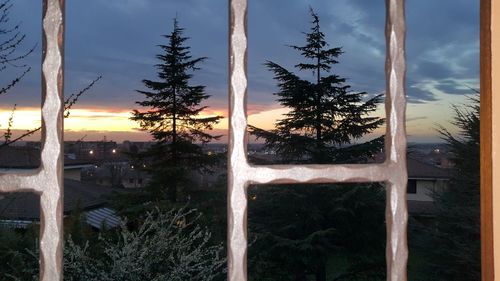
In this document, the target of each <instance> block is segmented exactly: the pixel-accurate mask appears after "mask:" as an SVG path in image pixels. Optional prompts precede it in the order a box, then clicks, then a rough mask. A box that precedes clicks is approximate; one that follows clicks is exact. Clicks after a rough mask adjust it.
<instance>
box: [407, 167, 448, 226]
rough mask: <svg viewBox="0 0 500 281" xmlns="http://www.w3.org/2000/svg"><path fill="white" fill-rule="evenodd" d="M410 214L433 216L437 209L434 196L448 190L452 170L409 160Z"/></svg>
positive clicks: (408, 195)
mask: <svg viewBox="0 0 500 281" xmlns="http://www.w3.org/2000/svg"><path fill="white" fill-rule="evenodd" d="M407 168H408V186H407V200H408V212H409V213H410V215H414V216H432V215H433V214H434V213H435V211H436V208H435V206H434V198H433V194H435V193H439V192H442V191H443V190H444V189H445V188H447V186H448V183H449V180H450V170H447V169H442V168H439V167H436V166H433V165H431V164H428V163H424V162H423V161H420V160H417V159H415V158H412V157H408V159H407Z"/></svg>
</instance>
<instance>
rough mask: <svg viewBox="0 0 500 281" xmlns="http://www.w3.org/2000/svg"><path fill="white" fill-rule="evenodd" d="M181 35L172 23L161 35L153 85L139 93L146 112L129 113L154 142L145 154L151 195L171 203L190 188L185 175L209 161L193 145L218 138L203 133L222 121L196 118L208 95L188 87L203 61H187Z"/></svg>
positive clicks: (199, 88)
mask: <svg viewBox="0 0 500 281" xmlns="http://www.w3.org/2000/svg"><path fill="white" fill-rule="evenodd" d="M183 31H184V29H183V28H180V27H179V25H178V22H177V19H174V27H173V31H172V32H171V33H170V34H169V35H165V36H164V37H165V38H167V39H168V44H167V45H160V47H161V49H162V51H163V53H161V54H159V55H157V56H156V57H157V58H158V60H160V63H159V64H157V65H156V67H157V69H158V80H156V81H153V80H143V83H144V86H145V87H146V88H147V89H148V90H146V91H142V90H141V91H138V92H139V93H141V94H143V95H144V97H145V100H144V101H139V102H137V104H139V105H140V106H142V107H144V108H146V109H144V110H137V109H136V110H134V111H133V117H132V118H131V119H132V120H135V121H137V122H139V124H140V126H141V128H142V129H143V130H147V131H149V132H150V133H151V135H152V136H153V138H154V140H155V141H156V144H155V145H154V146H153V147H152V149H151V150H150V151H149V152H148V155H149V156H151V157H152V159H153V165H152V174H153V181H152V183H151V184H150V187H151V190H152V191H153V195H154V196H155V197H156V198H163V199H165V198H168V199H170V200H171V201H174V202H175V201H177V200H178V191H179V190H181V189H184V188H185V187H186V186H187V185H188V184H189V172H191V171H193V170H197V169H205V168H207V167H209V166H210V164H211V160H212V159H211V158H212V157H209V156H208V155H206V154H205V153H204V152H203V151H202V147H201V146H200V145H199V144H197V142H198V143H201V144H205V143H208V142H210V141H212V140H214V139H216V138H218V137H217V136H212V135H210V134H208V133H207V132H206V131H207V130H211V129H212V127H213V125H214V124H216V123H217V122H218V121H219V120H220V119H221V118H222V117H221V116H211V117H202V116H200V114H201V113H202V111H203V110H205V109H206V108H207V107H206V106H202V105H201V103H202V102H203V101H204V100H206V99H207V98H209V95H207V94H206V93H205V87H204V86H201V85H195V86H193V85H191V84H190V80H191V78H192V77H193V74H192V71H195V70H199V67H198V64H199V63H201V62H203V61H204V60H205V59H206V58H205V57H200V58H192V56H191V54H190V47H188V46H185V42H186V40H188V38H187V37H183ZM158 196H159V197H158Z"/></svg>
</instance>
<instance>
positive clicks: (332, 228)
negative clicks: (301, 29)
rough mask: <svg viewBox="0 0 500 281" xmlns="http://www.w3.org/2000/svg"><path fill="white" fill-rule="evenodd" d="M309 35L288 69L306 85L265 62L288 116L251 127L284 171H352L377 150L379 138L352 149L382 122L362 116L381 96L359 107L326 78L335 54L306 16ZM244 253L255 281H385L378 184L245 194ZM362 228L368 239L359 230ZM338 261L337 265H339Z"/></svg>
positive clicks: (360, 101) (333, 78) (341, 82)
mask: <svg viewBox="0 0 500 281" xmlns="http://www.w3.org/2000/svg"><path fill="white" fill-rule="evenodd" d="M310 13H311V16H312V28H311V30H310V32H309V33H306V34H305V36H306V44H305V45H304V46H295V45H293V46H291V48H293V49H294V50H296V51H299V52H300V54H301V56H302V57H303V58H304V59H305V61H304V62H300V63H298V64H297V65H295V67H296V68H297V69H298V71H301V72H305V73H312V74H313V79H312V80H307V79H304V78H303V77H307V76H306V75H302V76H299V74H295V73H293V72H292V71H290V70H287V69H286V68H285V67H283V66H281V65H279V64H277V63H275V62H272V61H267V62H266V63H265V65H266V66H267V67H268V69H269V70H270V71H271V72H272V73H274V78H275V80H277V81H278V87H279V91H278V92H277V93H275V95H276V96H277V97H278V101H279V103H280V104H281V105H282V106H283V107H286V108H288V109H289V112H288V113H286V115H285V116H284V118H283V119H281V120H278V121H277V122H276V124H275V129H274V130H271V131H265V130H262V129H259V128H256V127H252V126H251V127H250V132H251V133H253V134H254V135H256V136H257V137H258V138H263V139H264V140H265V142H266V146H267V148H269V149H272V150H275V151H276V155H277V156H278V157H279V158H280V161H282V162H285V163H290V162H291V163H318V164H326V163H340V162H343V163H348V162H350V163H359V162H362V161H364V160H366V159H368V158H369V157H372V155H373V154H374V153H376V152H379V151H380V149H381V148H382V143H383V139H382V137H380V138H376V139H374V140H372V141H369V142H367V143H362V144H357V145H352V141H353V140H355V139H358V138H361V137H363V136H365V135H366V134H368V133H371V132H373V130H375V129H376V128H378V127H379V126H381V125H382V124H383V122H384V120H383V119H382V118H378V117H372V116H369V115H368V114H369V113H372V112H373V111H375V110H376V107H377V104H378V103H379V102H380V100H381V96H380V95H377V96H374V97H372V98H368V99H367V100H366V101H364V99H365V96H367V94H366V93H364V92H354V91H351V90H350V86H349V85H347V84H346V79H345V78H342V77H340V76H339V75H336V74H333V73H332V72H333V65H335V64H337V63H338V57H339V56H340V55H341V54H342V49H341V48H329V45H328V43H327V41H326V39H325V35H324V33H323V32H322V31H321V29H320V20H319V17H318V15H317V14H316V13H315V12H314V11H313V10H312V9H311V10H310ZM249 194H250V198H255V200H250V202H249V218H250V219H249V228H250V229H251V233H252V232H253V235H255V236H252V237H251V239H256V241H255V243H254V244H253V245H252V246H251V247H250V249H249V256H250V257H251V259H250V267H251V270H255V271H257V274H258V276H257V277H256V279H255V280H309V279H308V278H310V277H309V276H311V275H312V276H314V278H315V280H317V281H325V280H327V279H331V280H381V279H383V278H384V274H385V267H384V256H383V252H384V242H385V241H384V233H385V228H384V221H383V217H384V215H383V214H384V193H383V189H382V188H381V187H380V185H378V184H371V185H361V184H359V185H349V186H347V185H342V186H340V185H335V186H334V185H317V186H280V187H276V186H267V187H266V188H265V190H259V189H258V188H257V189H256V190H255V191H250V193H249ZM366 228H369V229H370V231H369V232H370V233H367V231H365V230H364V229H366ZM339 259H341V261H340V262H339Z"/></svg>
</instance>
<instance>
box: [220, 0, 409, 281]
mask: <svg viewBox="0 0 500 281" xmlns="http://www.w3.org/2000/svg"><path fill="white" fill-rule="evenodd" d="M247 8H248V2H247V0H230V2H229V18H230V22H229V41H230V42H229V126H230V127H229V142H228V152H229V154H228V280H230V281H246V280H247V242H248V241H247V236H248V230H247V208H248V201H247V194H246V191H247V187H248V186H249V185H250V184H265V183H336V182H380V181H384V182H386V187H387V188H386V190H387V199H386V201H387V203H386V204H387V205H386V222H387V247H386V259H387V280H390V281H395V280H400V281H406V280H407V272H406V268H407V260H408V246H407V223H408V211H407V202H406V184H407V179H408V175H407V170H406V129H405V112H406V95H405V72H406V59H405V28H406V27H405V16H404V0H386V28H385V31H386V50H387V51H386V66H385V68H386V88H387V92H386V103H385V108H386V116H387V119H386V120H387V131H386V140H385V148H386V151H385V153H386V160H385V162H384V163H382V164H359V165H269V166H255V165H250V164H249V163H248V160H247V154H246V146H247V143H248V137H247V135H246V127H247V114H246V97H247V84H248V79H247V72H246V66H247V47H248V44H247V40H248V39H247V38H248V37H247Z"/></svg>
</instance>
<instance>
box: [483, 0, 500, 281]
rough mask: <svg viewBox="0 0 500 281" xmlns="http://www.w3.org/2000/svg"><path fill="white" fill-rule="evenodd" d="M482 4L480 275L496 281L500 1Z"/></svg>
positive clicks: (499, 236) (488, 0) (499, 265)
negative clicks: (495, 94) (497, 93)
mask: <svg viewBox="0 0 500 281" xmlns="http://www.w3.org/2000/svg"><path fill="white" fill-rule="evenodd" d="M480 5H481V8H480V72H481V74H480V90H481V91H480V105H481V106H480V120H481V123H480V134H481V135H480V159H481V161H480V162H481V163H480V169H481V173H480V182H481V188H480V198H481V279H482V280H484V281H493V280H495V276H498V275H499V273H498V272H499V271H500V260H499V259H498V258H495V256H497V257H498V255H499V253H500V248H499V243H498V241H500V229H499V228H500V226H499V225H498V224H495V218H497V217H498V216H500V210H499V208H498V206H495V204H494V202H500V201H499V200H500V192H498V190H495V189H494V186H497V187H498V186H499V177H498V176H495V173H494V170H495V169H496V170H498V163H500V149H499V147H498V141H499V140H498V136H499V134H500V127H499V125H498V124H499V123H498V122H497V123H496V124H494V123H493V120H495V118H496V120H499V119H498V116H495V115H498V113H496V114H495V110H494V109H495V108H497V112H498V108H500V101H499V100H498V98H496V99H495V97H494V95H493V93H494V92H500V84H499V82H498V81H499V79H496V80H495V79H494V77H495V74H496V76H497V77H498V75H499V74H500V73H499V72H500V60H499V59H498V54H499V53H500V51H498V50H499V48H500V41H499V40H498V37H499V34H498V33H499V31H498V30H499V29H500V5H499V4H498V1H494V0H481V2H480ZM495 33H496V34H495ZM495 35H496V36H495ZM495 143H497V144H495ZM497 174H498V173H497ZM497 205H498V204H497ZM497 220H498V219H497ZM495 241H496V243H495Z"/></svg>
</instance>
